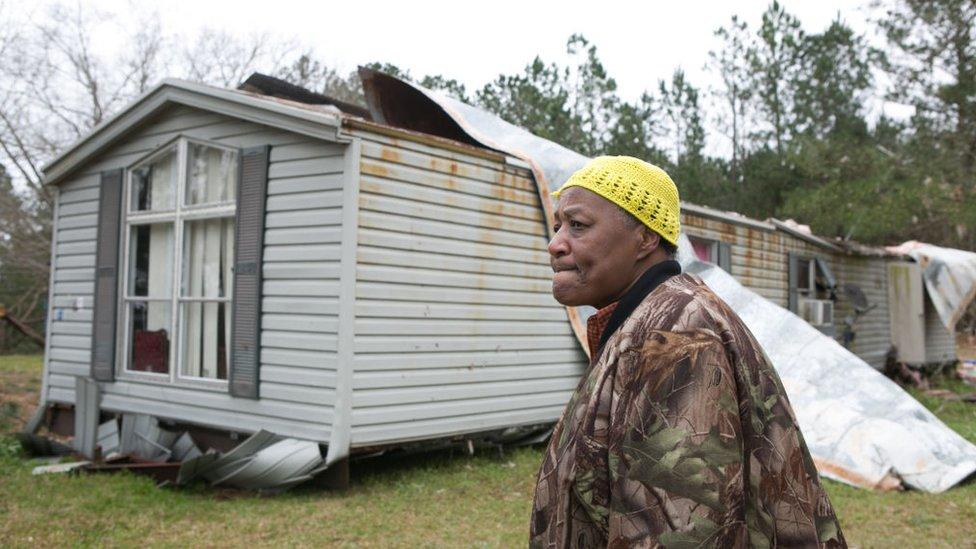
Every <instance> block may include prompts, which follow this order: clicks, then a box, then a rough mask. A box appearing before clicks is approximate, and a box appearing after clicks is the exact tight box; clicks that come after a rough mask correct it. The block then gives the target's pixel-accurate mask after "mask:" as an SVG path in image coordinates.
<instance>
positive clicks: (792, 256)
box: [788, 252, 800, 314]
mask: <svg viewBox="0 0 976 549" xmlns="http://www.w3.org/2000/svg"><path fill="white" fill-rule="evenodd" d="M799 271H800V258H799V257H798V256H797V255H796V252H790V253H789V275H788V284H789V287H790V299H789V306H790V310H791V311H793V312H794V313H797V314H799V311H800V294H799V292H798V291H797V283H798V278H799V275H800V273H799Z"/></svg>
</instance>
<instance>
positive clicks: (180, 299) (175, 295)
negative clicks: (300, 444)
mask: <svg viewBox="0 0 976 549" xmlns="http://www.w3.org/2000/svg"><path fill="white" fill-rule="evenodd" d="M190 143H196V144H201V145H206V146H208V147H214V148H218V149H223V150H228V151H233V152H235V153H238V150H237V149H236V148H233V147H227V146H224V145H220V144H213V143H208V142H204V141H199V140H195V139H189V138H186V137H179V138H177V139H176V140H175V141H174V142H170V143H167V144H166V145H164V146H162V147H160V150H159V151H158V152H154V153H153V154H151V155H150V156H148V157H146V158H145V159H143V160H141V161H139V162H138V163H137V164H135V165H133V166H132V167H130V168H128V169H127V170H126V175H125V189H124V200H125V204H126V208H125V216H124V224H123V226H124V228H123V230H124V235H123V242H122V250H124V251H125V252H126V253H124V254H122V255H123V258H122V268H121V272H122V273H124V276H123V280H122V285H123V287H122V291H121V292H120V295H121V299H120V300H119V304H118V308H117V309H116V310H117V311H118V314H119V315H120V316H121V319H122V322H119V323H117V329H120V330H121V333H120V334H117V335H119V336H121V338H120V339H119V340H121V341H122V345H119V346H118V348H117V352H119V353H121V357H120V360H117V364H118V365H119V366H118V367H117V369H118V371H119V373H120V374H121V375H123V376H132V377H141V378H152V379H156V380H165V379H168V381H169V382H170V383H183V384H187V383H188V384H191V385H198V386H203V387H212V388H215V389H226V388H227V387H228V381H227V379H213V378H203V377H193V376H184V375H182V369H183V364H182V352H183V345H184V342H183V337H182V324H181V322H182V316H183V306H184V305H183V304H184V303H219V304H228V303H231V302H232V301H233V288H231V289H230V291H229V292H228V293H229V295H226V296H222V297H188V296H181V295H180V293H181V288H182V278H181V273H182V270H183V246H184V242H183V240H184V223H185V222H186V221H193V220H202V219H216V218H225V217H234V216H235V215H236V213H237V210H236V208H237V205H236V199H235V201H234V202H219V203H207V204H202V205H187V204H185V202H186V195H185V193H186V181H187V175H188V174H187V172H188V165H187V162H188V151H189V145H190ZM174 144H175V146H176V173H177V180H176V189H175V196H174V197H173V199H174V202H175V208H174V209H172V210H166V211H138V210H136V211H133V210H132V199H133V196H132V193H133V188H134V184H133V180H134V171H135V170H136V169H138V168H140V167H142V166H144V165H146V164H148V163H152V162H153V161H154V160H157V159H158V158H160V157H161V156H163V155H165V154H167V152H168V151H169V150H170V149H171V148H172V147H173V146H174ZM238 154H239V153H238ZM233 184H236V181H235V182H234V183H233ZM164 222H170V223H173V227H174V230H173V241H172V247H173V249H172V252H173V253H172V257H171V259H172V261H171V264H170V265H169V266H168V268H169V269H170V270H171V271H170V276H171V278H170V280H171V281H172V283H171V288H170V296H168V297H152V298H148V297H145V296H135V295H132V288H131V287H130V286H131V284H130V280H129V279H130V271H129V270H130V269H131V268H132V265H131V264H130V263H131V258H130V257H129V253H128V250H129V246H130V245H131V243H130V241H131V233H132V227H133V226H137V225H145V224H152V223H164ZM133 302H168V303H170V319H169V324H170V326H169V333H170V334H172V336H171V337H170V341H169V345H170V348H169V374H155V373H147V372H138V371H134V370H131V369H130V358H131V357H130V354H131V353H130V350H131V345H132V341H131V336H130V334H129V333H128V332H129V330H128V328H127V327H128V324H129V323H130V322H131V312H130V309H131V307H130V304H131V303H133ZM224 307H226V308H227V309H229V308H230V306H229V305H224ZM225 318H226V320H225V322H226V323H228V326H229V323H230V317H229V315H227V316H226V317H225ZM228 330H229V328H228ZM225 344H226V345H228V346H229V344H230V343H229V338H228V341H227V343H225ZM228 354H229V348H228ZM117 356H118V355H117ZM227 367H228V370H229V368H230V363H229V360H228V366H227ZM227 377H229V374H228V376H227Z"/></svg>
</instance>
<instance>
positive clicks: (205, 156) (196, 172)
mask: <svg viewBox="0 0 976 549" xmlns="http://www.w3.org/2000/svg"><path fill="white" fill-rule="evenodd" d="M188 151H189V165H188V166H187V173H186V204H187V205H188V206H192V205H197V204H217V203H220V202H233V201H234V196H235V194H236V192H237V153H236V152H234V151H228V150H224V149H218V148H215V147H207V146H206V145H198V144H195V143H190V144H189V149H188Z"/></svg>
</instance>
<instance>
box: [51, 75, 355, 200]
mask: <svg viewBox="0 0 976 549" xmlns="http://www.w3.org/2000/svg"><path fill="white" fill-rule="evenodd" d="M174 104H177V105H186V106H188V107H194V108H198V109H202V110H206V111H210V112H216V113H220V114H224V115H227V116H233V117H236V118H239V119H241V120H247V121H250V122H254V123H257V124H263V125H266V126H271V127H276V128H281V129H283V130H288V131H292V132H295V133H299V134H302V135H308V136H310V137H315V138H320V139H330V140H340V141H342V140H345V139H344V138H341V137H340V136H339V129H340V127H341V118H342V113H341V112H340V111H339V109H337V108H336V107H334V106H331V105H309V104H304V103H299V102H296V101H290V100H287V99H279V98H274V97H268V96H264V95H259V94H254V93H249V92H246V91H238V90H228V89H223V88H216V87H213V86H207V85H204V84H197V83H194V82H187V81H185V80H178V79H172V78H170V79H166V80H163V81H162V82H160V83H159V84H157V85H156V86H155V87H153V88H152V89H150V90H149V91H147V92H146V93H144V94H142V95H141V96H139V97H138V98H137V99H136V100H135V101H133V102H132V103H130V104H129V105H128V106H127V107H126V108H125V109H123V110H122V111H121V112H119V113H117V114H115V115H113V116H111V117H109V118H107V119H105V120H104V121H103V122H102V123H101V124H99V125H97V126H95V127H94V128H92V130H91V131H90V132H88V134H87V135H85V137H83V138H81V139H80V140H78V141H77V142H75V143H74V144H72V145H71V146H70V147H68V148H67V150H65V151H64V152H63V153H61V154H60V155H58V156H57V157H55V158H54V159H53V160H51V161H50V162H48V163H47V164H46V165H45V166H44V168H43V169H42V171H43V172H44V182H45V183H46V184H55V183H58V182H60V181H62V180H63V179H64V178H65V177H66V176H68V175H69V174H71V173H72V172H73V171H74V170H75V169H77V168H79V167H81V166H82V165H84V164H85V163H86V162H88V161H89V160H91V159H92V158H94V157H95V155H97V154H99V153H100V152H101V151H102V150H104V149H105V148H106V147H108V146H110V145H112V144H114V143H116V142H117V141H118V140H119V139H120V138H122V137H123V136H124V135H125V134H127V133H129V132H130V131H132V130H134V129H135V128H136V127H138V126H139V125H140V124H141V123H142V122H143V121H144V120H146V119H147V118H149V117H151V116H152V115H154V114H156V113H157V112H159V111H160V110H162V109H164V108H166V107H168V106H170V105H174Z"/></svg>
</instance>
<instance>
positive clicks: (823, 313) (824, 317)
mask: <svg viewBox="0 0 976 549" xmlns="http://www.w3.org/2000/svg"><path fill="white" fill-rule="evenodd" d="M800 317H802V318H803V320H806V321H807V322H809V323H810V324H812V325H814V326H823V325H825V324H833V323H834V302H833V301H831V300H829V299H801V300H800Z"/></svg>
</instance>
